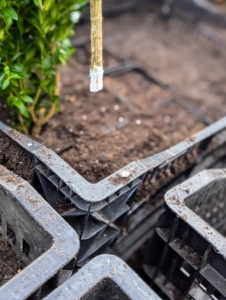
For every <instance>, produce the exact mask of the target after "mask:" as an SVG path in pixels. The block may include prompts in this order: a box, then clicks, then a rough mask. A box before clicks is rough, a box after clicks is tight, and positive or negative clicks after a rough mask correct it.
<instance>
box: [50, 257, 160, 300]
mask: <svg viewBox="0 0 226 300" xmlns="http://www.w3.org/2000/svg"><path fill="white" fill-rule="evenodd" d="M56 299H58V300H66V299H67V300H68V299H70V300H79V299H82V300H100V299H108V300H115V299H120V300H160V298H159V297H158V296H157V295H156V294H155V293H154V292H153V291H152V290H151V289H150V288H149V287H148V286H147V285H146V284H145V283H144V282H143V281H142V280H141V279H140V277H139V276H138V275H136V273H134V272H133V271H132V269H130V267H129V266H128V265H126V264H125V263H124V262H123V261H122V260H121V259H119V258H118V257H116V256H113V255H107V254H105V255H100V256H97V257H95V258H94V259H92V260H91V261H90V262H89V263H87V264H86V265H85V266H84V267H82V268H81V269H80V270H79V271H78V272H77V273H76V274H75V275H74V276H73V277H72V278H70V279H69V280H68V281H66V282H65V283H64V284H62V285H61V286H60V287H59V288H57V289H56V290H55V291H54V292H53V293H51V294H50V295H49V296H47V297H46V298H45V300H56Z"/></svg>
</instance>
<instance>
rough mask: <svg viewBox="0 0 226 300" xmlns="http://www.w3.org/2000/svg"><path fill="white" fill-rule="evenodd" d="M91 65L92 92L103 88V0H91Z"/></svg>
mask: <svg viewBox="0 0 226 300" xmlns="http://www.w3.org/2000/svg"><path fill="white" fill-rule="evenodd" d="M90 20H91V65H90V92H93V93H95V92H98V91H100V90H102V89H103V75H104V70H103V41H102V0H90Z"/></svg>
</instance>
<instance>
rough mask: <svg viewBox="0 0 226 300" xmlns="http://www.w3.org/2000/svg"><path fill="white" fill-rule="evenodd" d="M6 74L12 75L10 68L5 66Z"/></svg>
mask: <svg viewBox="0 0 226 300" xmlns="http://www.w3.org/2000/svg"><path fill="white" fill-rule="evenodd" d="M4 72H5V73H6V74H7V75H10V68H9V66H7V65H5V67H4Z"/></svg>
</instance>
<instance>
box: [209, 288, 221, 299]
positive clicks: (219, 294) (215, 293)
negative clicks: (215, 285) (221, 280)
mask: <svg viewBox="0 0 226 300" xmlns="http://www.w3.org/2000/svg"><path fill="white" fill-rule="evenodd" d="M211 296H212V297H213V299H215V300H219V299H220V298H221V296H222V295H221V293H220V292H219V291H217V290H216V291H215V292H214V293H213V294H212V295H211Z"/></svg>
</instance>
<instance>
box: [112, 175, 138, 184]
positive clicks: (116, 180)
mask: <svg viewBox="0 0 226 300" xmlns="http://www.w3.org/2000/svg"><path fill="white" fill-rule="evenodd" d="M131 177H132V175H130V176H129V177H127V178H125V177H121V176H120V175H119V174H115V175H114V176H111V177H109V178H108V181H109V182H110V183H111V184H113V185H115V186H117V185H120V184H127V183H128V182H129V181H130V179H131Z"/></svg>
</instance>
